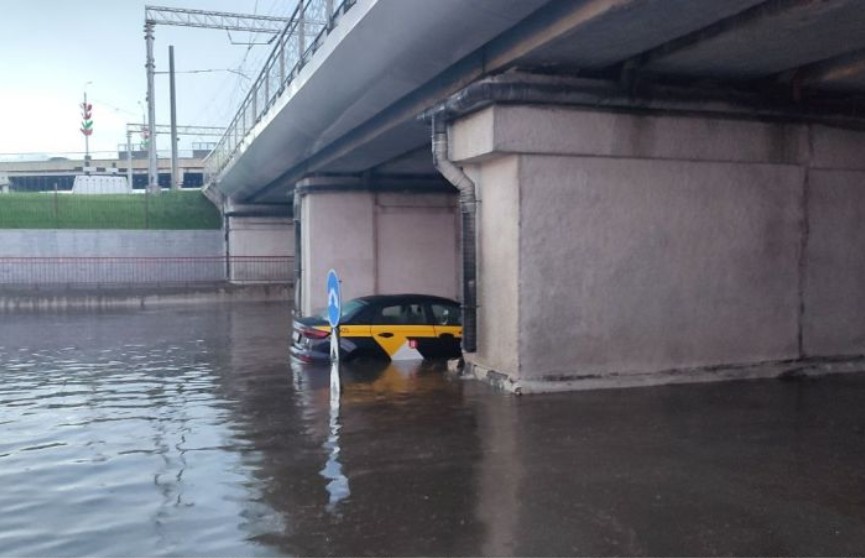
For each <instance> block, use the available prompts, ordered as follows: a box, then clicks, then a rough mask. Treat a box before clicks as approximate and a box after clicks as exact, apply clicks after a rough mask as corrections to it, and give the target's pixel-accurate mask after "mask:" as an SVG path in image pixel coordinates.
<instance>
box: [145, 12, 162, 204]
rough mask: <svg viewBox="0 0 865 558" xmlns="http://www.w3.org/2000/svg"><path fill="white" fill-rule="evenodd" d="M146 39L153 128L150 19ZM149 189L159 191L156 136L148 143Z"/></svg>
mask: <svg viewBox="0 0 865 558" xmlns="http://www.w3.org/2000/svg"><path fill="white" fill-rule="evenodd" d="M144 40H145V42H146V43H147V64H146V67H147V124H148V126H150V128H151V129H153V125H154V124H156V103H155V99H154V97H155V95H154V94H153V90H154V87H153V77H154V75H153V72H154V71H155V70H156V63H155V62H154V60H153V23H152V22H150V21H148V22H145V23H144ZM147 155H148V164H147V191H148V192H153V193H159V190H160V188H159V174H158V173H159V170H158V167H157V165H158V161H157V158H156V157H157V154H156V136H155V135H154V136H153V137H151V138H150V142H149V143H148V145H147Z"/></svg>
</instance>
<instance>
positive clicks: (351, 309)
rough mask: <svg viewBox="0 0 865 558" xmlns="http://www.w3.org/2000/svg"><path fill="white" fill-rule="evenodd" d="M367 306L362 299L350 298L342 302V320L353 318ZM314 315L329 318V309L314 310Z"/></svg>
mask: <svg viewBox="0 0 865 558" xmlns="http://www.w3.org/2000/svg"><path fill="white" fill-rule="evenodd" d="M365 306H366V302H364V301H362V300H356V299H355V300H349V301H346V302H343V303H342V313H341V315H340V321H342V320H348V319H351V318H353V317H354V316H355V315H356V314H357V313H358V311H360V310H361V309H362V308H364V307H365ZM313 315H314V316H317V317H319V318H321V319H323V320H326V319H327V315H328V311H327V308H324V309H317V310H315V311H314V312H313Z"/></svg>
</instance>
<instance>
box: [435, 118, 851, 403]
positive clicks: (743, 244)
mask: <svg viewBox="0 0 865 558" xmlns="http://www.w3.org/2000/svg"><path fill="white" fill-rule="evenodd" d="M450 137H451V154H452V158H453V159H454V160H455V162H457V163H458V164H460V165H463V166H464V167H465V169H466V171H467V172H468V173H469V174H470V175H471V176H472V177H473V179H474V180H475V182H476V183H477V187H478V197H479V200H480V204H479V219H478V231H479V232H478V254H479V264H478V266H479V270H478V276H479V283H478V293H479V295H478V296H479V301H478V302H479V303H478V351H477V353H475V354H469V355H467V362H468V363H469V365H470V366H473V367H474V369H475V370H476V371H477V372H478V373H479V374H480V375H481V376H485V377H489V378H491V379H495V380H497V381H498V382H499V383H501V384H502V385H503V386H505V387H507V388H509V389H513V390H517V391H538V390H550V389H579V388H580V387H609V386H627V385H646V384H653V383H667V382H674V381H703V380H710V379H719V378H730V377H754V376H765V375H776V374H779V373H782V372H784V371H785V370H789V369H791V368H796V367H797V366H801V363H803V362H813V361H814V360H815V359H817V360H819V359H831V360H832V361H833V362H834V361H838V360H844V359H848V358H855V357H857V356H858V355H862V354H865V334H863V333H862V332H863V331H865V294H863V292H862V289H861V285H862V284H863V282H865V264H863V262H862V258H861V257H860V256H859V255H860V254H861V253H862V251H863V249H865V219H863V211H865V209H863V208H865V160H863V159H862V157H861V153H862V151H863V148H865V134H859V133H854V132H848V131H843V130H838V129H832V128H827V127H824V126H818V125H808V124H794V123H766V122H759V121H750V120H745V119H731V118H729V117H726V118H721V117H718V118H714V117H695V116H669V115H647V114H628V113H613V112H602V111H593V110H585V109H573V108H564V107H551V106H544V107H541V106H514V105H509V106H501V105H500V106H492V107H488V108H485V109H483V110H481V111H479V112H476V113H473V114H470V115H468V116H465V117H463V118H460V119H459V120H457V121H456V122H455V123H454V124H453V126H452V127H451V130H450ZM489 372H493V374H488V373H489Z"/></svg>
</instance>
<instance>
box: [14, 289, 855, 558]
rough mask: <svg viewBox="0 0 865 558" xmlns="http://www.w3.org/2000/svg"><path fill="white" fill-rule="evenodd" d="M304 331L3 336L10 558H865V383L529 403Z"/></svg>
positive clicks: (150, 327)
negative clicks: (334, 381) (307, 356)
mask: <svg viewBox="0 0 865 558" xmlns="http://www.w3.org/2000/svg"><path fill="white" fill-rule="evenodd" d="M289 318H290V315H289V309H287V308H284V307H279V306H273V305H239V306H235V307H213V308H194V309H162V310H157V311H147V312H118V313H105V314H74V313H70V314H64V315H20V316H13V317H6V319H4V320H3V321H2V322H0V432H2V436H0V486H2V487H3V490H2V491H0V554H3V555H15V556H36V555H39V556H81V555H93V556H106V555H111V556H125V555H126V556H128V555H154V556H174V555H214V556H227V555H251V556H267V555H298V554H299V555H361V554H363V555H369V554H372V555H585V554H588V555H621V554H631V555H670V554H680V555H681V554H691V555H694V554H698V555H717V554H814V555H818V554H833V555H846V554H855V553H857V552H859V553H861V549H862V548H865V529H862V525H863V524H865V506H863V504H862V501H861V498H860V497H859V496H858V495H861V494H863V493H865V473H863V471H865V469H863V468H862V466H861V463H862V461H863V460H865V443H863V440H865V438H863V432H865V406H863V405H862V404H861V402H862V400H863V398H865V377H862V376H850V377H846V378H836V379H826V380H823V381H821V382H817V383H809V384H781V383H776V382H754V383H737V384H723V385H721V384H719V385H702V386H687V387H670V388H657V389H647V390H627V391H622V392H609V391H607V392H594V393H578V394H559V395H551V396H537V397H525V398H514V397H510V396H505V395H502V394H498V393H493V392H491V391H490V390H488V389H487V388H486V387H485V386H483V385H480V384H476V383H472V382H468V383H464V382H461V381H458V380H453V379H450V378H449V377H448V376H447V375H446V374H445V373H444V371H443V365H442V364H441V363H420V364H409V363H367V364H361V365H351V364H350V363H342V364H341V365H340V370H339V374H340V378H341V380H342V383H341V392H340V393H339V397H338V399H337V400H336V401H334V400H333V397H334V390H333V389H332V388H331V369H330V367H329V366H328V365H325V366H323V367H309V366H306V367H301V366H296V367H292V366H291V364H290V363H289V361H288V359H287V354H288V335H289V324H290V320H289Z"/></svg>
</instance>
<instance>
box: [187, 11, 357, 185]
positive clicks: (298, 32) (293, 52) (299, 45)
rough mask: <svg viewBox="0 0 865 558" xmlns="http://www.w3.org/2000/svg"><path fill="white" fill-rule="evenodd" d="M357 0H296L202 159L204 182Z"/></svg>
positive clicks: (229, 156) (232, 153) (214, 174)
mask: <svg viewBox="0 0 865 558" xmlns="http://www.w3.org/2000/svg"><path fill="white" fill-rule="evenodd" d="M356 1H357V0H301V1H300V2H299V3H298V5H297V8H295V10H294V13H293V14H292V16H291V19H290V20H289V22H288V24H287V25H286V27H285V29H284V30H283V32H282V33H280V35H279V36H278V37H277V40H276V44H275V45H274V48H273V51H271V53H270V56H269V57H268V58H267V61H266V62H265V63H264V68H262V70H261V73H260V74H259V75H258V78H257V79H256V80H255V82H253V84H252V87H251V88H250V90H249V93H247V95H246V98H245V99H244V100H243V103H242V104H241V105H240V109H239V110H238V111H237V114H236V115H235V116H234V119H233V120H232V121H231V124H229V125H228V128H227V129H226V131H225V134H224V135H223V136H222V138H221V139H220V140H219V142H218V143H217V145H216V147H215V148H214V149H213V151H212V152H211V153H210V155H208V156H207V158H206V159H205V162H204V167H205V182H209V181H211V180H212V179H213V178H215V177H217V176H218V175H219V173H221V172H222V171H223V170H224V169H225V168H226V167H227V166H228V164H229V163H230V162H231V160H232V159H233V157H234V156H235V154H236V153H237V151H238V149H239V148H240V146H241V145H242V143H243V140H244V138H245V137H246V135H247V134H248V133H249V131H250V130H252V128H253V127H254V126H255V125H256V124H258V122H260V121H261V119H262V117H264V116H265V115H266V114H267V112H268V111H269V110H270V109H271V107H272V106H273V104H274V102H275V101H276V99H277V98H279V96H280V95H281V94H282V93H283V91H285V88H286V86H287V85H289V84H290V83H291V82H292V81H293V80H294V78H296V77H297V74H298V73H299V72H300V70H301V68H303V66H304V65H305V64H306V63H307V62H308V61H309V59H310V58H311V57H312V55H313V54H315V52H316V51H317V50H318V48H319V47H320V46H321V44H322V43H323V41H324V38H325V37H327V35H328V34H329V33H330V31H332V30H333V28H334V27H335V26H336V24H337V21H338V20H339V18H340V17H342V15H344V14H345V13H346V12H347V11H348V10H349V9H350V8H351V7H352V6H353V5H354V4H355V2H356Z"/></svg>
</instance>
